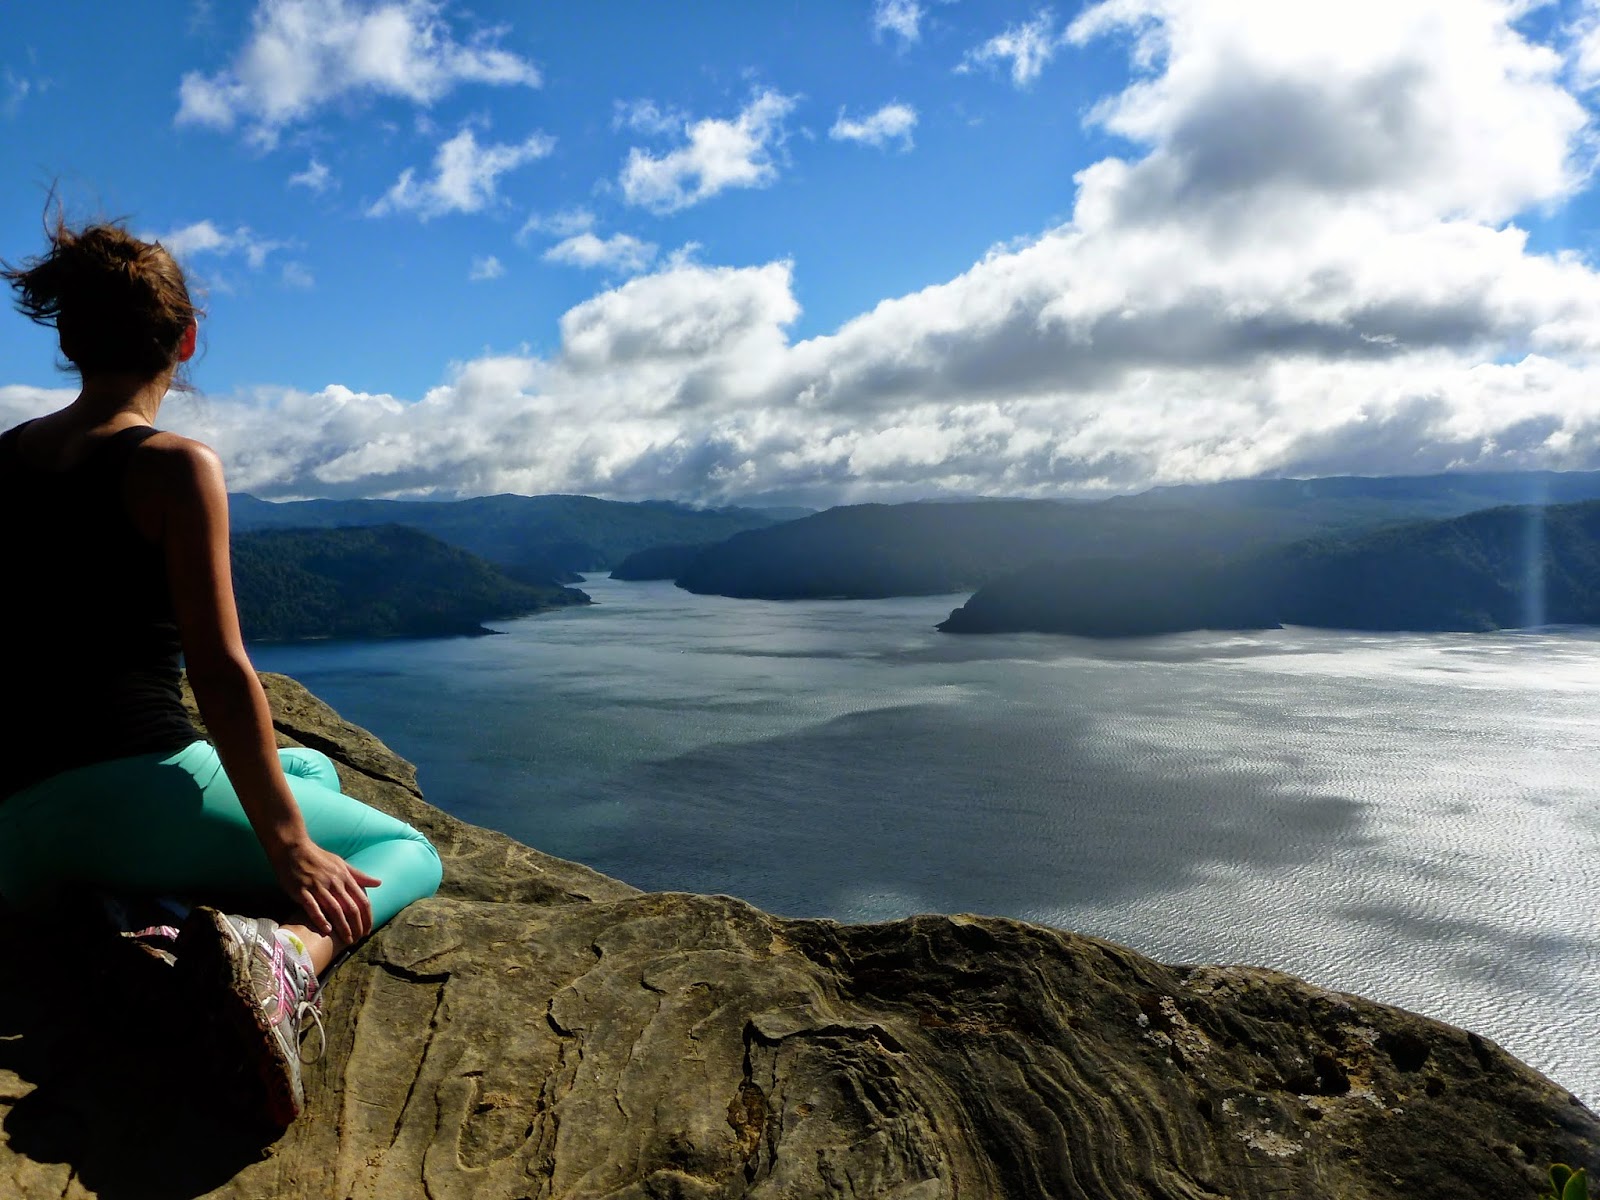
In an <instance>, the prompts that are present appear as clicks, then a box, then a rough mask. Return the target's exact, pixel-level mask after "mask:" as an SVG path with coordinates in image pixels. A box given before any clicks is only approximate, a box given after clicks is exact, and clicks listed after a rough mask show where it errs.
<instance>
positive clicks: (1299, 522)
mask: <svg viewBox="0 0 1600 1200" xmlns="http://www.w3.org/2000/svg"><path fill="white" fill-rule="evenodd" d="M1545 496H1550V497H1559V498H1562V499H1571V500H1585V499H1596V498H1600V472H1594V471H1590V472H1570V473H1565V474H1557V473H1552V472H1512V473H1505V474H1499V475H1436V476H1420V477H1416V478H1359V477H1342V478H1333V479H1311V480H1296V479H1281V480H1243V481H1234V482H1228V483H1217V484H1204V485H1195V486H1190V487H1180V488H1161V489H1154V490H1152V491H1150V492H1146V493H1143V494H1141V495H1139V496H1125V497H1116V498H1113V499H1110V500H1104V501H1099V502H1082V501H1080V502H1056V501H1047V500H1031V501H1030V500H1006V501H961V502H955V501H951V502H937V503H933V502H928V503H915V504H896V505H883V504H862V505H854V506H847V507H841V508H833V509H829V510H827V511H826V512H821V513H817V514H815V515H813V516H809V517H805V518H803V519H801V520H798V521H791V522H788V523H786V524H783V525H776V526H772V527H769V528H766V529H758V530H751V531H748V532H745V533H741V534H737V535H735V536H733V537H731V538H729V539H728V540H727V541H725V542H723V543H721V544H720V545H715V546H711V547H708V548H707V549H705V550H704V551H702V552H701V553H700V554H698V555H696V556H695V557H694V558H693V560H692V561H691V562H690V563H689V564H688V565H687V566H686V567H684V568H683V570H682V572H681V573H680V574H679V575H678V576H677V580H678V583H679V585H680V586H682V587H684V588H687V589H688V590H690V591H693V592H707V593H714V594H718V595H724V596H740V597H760V598H767V599H789V598H800V597H825V596H851V597H876V596H895V595H915V594H936V593H940V592H951V591H962V590H970V589H973V588H977V587H980V586H981V585H983V584H984V583H985V582H986V581H988V580H989V579H992V578H995V577H997V576H999V575H1002V574H1005V573H1008V572H1011V571H1016V570H1020V569H1022V568H1024V567H1027V566H1029V565H1031V564H1033V563H1036V562H1049V561H1059V560H1065V559H1095V558H1112V559H1125V558H1137V557H1149V558H1156V559H1159V558H1164V557H1167V556H1170V555H1179V556H1183V557H1184V558H1185V559H1186V560H1188V559H1190V558H1192V556H1193V555H1195V554H1197V553H1209V554H1213V555H1216V556H1219V557H1227V556H1235V555H1239V554H1243V553H1246V552H1248V551H1250V550H1252V549H1263V548H1266V547H1268V546H1272V545H1283V544H1287V543H1290V542H1294V541H1298V540H1300V539H1303V538H1306V537H1309V536H1313V535H1316V534H1323V533H1348V532H1353V531H1366V530H1371V529H1374V528H1377V527H1381V526H1384V525H1389V524H1400V523H1407V522H1411V521H1415V520H1418V519H1420V518H1437V517H1451V516H1458V515H1461V514H1464V513H1467V512H1471V511H1474V510H1478V509H1483V508H1487V507H1491V506H1494V505H1501V504H1505V503H1506V502H1507V501H1508V500H1515V501H1519V502H1522V501H1526V500H1527V499H1528V498H1530V497H1534V498H1537V497H1545Z"/></svg>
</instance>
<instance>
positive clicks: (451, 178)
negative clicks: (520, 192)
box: [367, 129, 555, 221]
mask: <svg viewBox="0 0 1600 1200" xmlns="http://www.w3.org/2000/svg"><path fill="white" fill-rule="evenodd" d="M554 148H555V139H554V138H552V137H550V136H549V135H547V134H543V133H535V134H533V135H531V136H530V137H528V138H527V139H526V140H524V141H522V142H518V143H514V144H510V145H491V146H479V145H478V139H477V138H476V137H475V136H474V135H473V132H472V130H470V129H463V130H462V131H461V132H460V133H458V134H456V136H455V137H453V138H451V139H450V140H449V141H447V142H445V143H444V144H442V145H441V146H440V147H439V150H438V152H437V153H436V154H435V155H434V158H433V178H431V179H424V180H422V181H420V182H419V181H418V180H417V177H416V171H415V170H414V169H412V168H410V167H407V168H406V169H405V170H404V171H402V172H400V178H399V179H397V180H395V182H394V186H393V187H391V188H390V189H389V190H388V191H387V192H386V193H384V195H383V197H382V198H381V199H380V200H378V202H377V203H375V204H373V205H371V206H370V207H369V208H368V209H367V215H368V216H369V217H382V216H387V215H388V214H390V213H397V212H410V213H415V214H416V215H417V217H419V218H420V219H421V220H424V221H427V220H429V219H431V218H433V217H438V216H443V215H444V214H445V213H453V212H455V213H474V212H481V211H482V210H483V209H485V208H487V207H489V205H491V204H493V203H494V201H495V200H496V199H497V198H498V192H497V187H498V184H499V181H500V176H502V175H504V174H505V173H506V172H508V171H512V170H515V169H516V168H517V167H520V166H523V165H525V164H527V163H530V162H535V161H537V160H538V159H541V158H544V157H546V156H547V155H548V154H549V153H550V152H551V150H553V149H554Z"/></svg>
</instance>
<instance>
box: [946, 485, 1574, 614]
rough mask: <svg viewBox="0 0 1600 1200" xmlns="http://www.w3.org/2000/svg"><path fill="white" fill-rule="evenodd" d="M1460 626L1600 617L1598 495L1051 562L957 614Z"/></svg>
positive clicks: (1000, 583)
mask: <svg viewBox="0 0 1600 1200" xmlns="http://www.w3.org/2000/svg"><path fill="white" fill-rule="evenodd" d="M1280 624H1283V625H1314V626H1322V627H1326V628H1335V629H1369V630H1428V631H1444V630H1462V631H1477V630H1488V629H1505V628H1517V627H1523V626H1530V625H1544V624H1579V625H1589V624H1600V501H1587V502H1584V503H1581V504H1567V505H1555V506H1551V507H1548V508H1539V507H1508V508H1496V509H1489V510H1486V511H1484V512H1476V513H1471V514H1468V515H1467V516H1463V517H1455V518H1452V519H1450V520H1445V521H1428V522H1417V523H1414V524H1409V525H1404V526H1398V527H1391V528H1385V529H1381V530H1378V531H1376V532H1372V533H1368V534H1365V535H1362V536H1358V537H1350V538H1327V537H1324V538H1315V539H1308V540H1305V541H1301V542H1296V543H1293V544H1291V545H1288V546H1284V547H1280V548H1277V549H1274V550H1270V551H1266V552H1257V553H1254V554H1251V555H1246V556H1240V557H1235V558H1227V559H1219V558H1217V557H1216V556H1213V555H1206V554H1202V553H1196V554H1189V555H1186V556H1176V557H1174V556H1168V557H1165V558H1161V559H1155V558H1150V557H1140V558H1135V559H1125V560H1105V559H1103V560H1097V561H1093V562H1087V561H1077V562H1070V561H1062V562H1053V563H1041V564H1037V565H1035V566H1032V567H1029V568H1026V569H1024V570H1021V571H1017V572H1014V573H1011V574H1008V575H1006V576H1004V577H1001V578H997V579H995V580H993V581H992V582H990V583H989V584H988V585H986V586H984V587H982V588H980V589H979V590H978V592H977V593H976V594H975V595H974V596H973V597H972V598H971V599H970V600H968V601H967V603H966V604H965V605H963V606H962V607H961V608H958V609H957V610H955V611H954V612H953V613H951V614H950V619H949V620H947V621H946V622H944V623H943V624H942V625H941V626H940V628H941V629H944V630H946V631H949V632H954V633H989V632H1013V631H1022V630H1036V631H1042V632H1057V633H1075V634H1082V635H1085V636H1091V637H1094V636H1117V635H1137V634H1154V633H1168V632H1174V631H1177V630H1184V629H1241V628H1263V627H1268V626H1273V625H1280Z"/></svg>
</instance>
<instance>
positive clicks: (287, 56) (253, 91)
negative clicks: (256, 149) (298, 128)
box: [177, 0, 539, 143]
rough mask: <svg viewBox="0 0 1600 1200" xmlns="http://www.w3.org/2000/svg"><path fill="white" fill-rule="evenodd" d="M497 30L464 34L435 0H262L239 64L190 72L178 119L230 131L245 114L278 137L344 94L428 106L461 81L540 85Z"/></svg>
mask: <svg viewBox="0 0 1600 1200" xmlns="http://www.w3.org/2000/svg"><path fill="white" fill-rule="evenodd" d="M498 36H499V31H498V30H495V29H480V30H477V31H475V32H474V33H472V34H471V35H470V36H469V37H468V38H467V40H466V41H465V42H459V41H457V40H456V39H455V37H454V35H453V34H452V32H451V30H450V28H449V26H448V25H447V24H446V23H445V21H444V20H443V19H442V17H441V16H440V5H439V4H438V3H437V2H436V0H393V2H390V3H378V4H368V3H360V2H358V0H260V3H259V4H258V5H257V7H256V10H255V13H254V15H253V16H252V18H251V31H250V37H249V40H248V41H247V42H246V43H245V45H244V47H243V48H242V49H241V50H240V51H239V53H238V55H237V56H236V57H235V58H234V61H233V64H232V65H231V66H229V67H227V68H226V69H224V70H222V71H218V72H217V73H215V74H212V75H205V74H203V73H201V72H199V71H191V72H189V73H188V74H186V75H185V76H184V77H183V82H182V84H181V85H180V87H179V89H178V95H179V107H178V114H177V123H178V124H179V125H205V126H210V127H212V128H215V129H231V128H233V127H234V126H235V125H236V124H238V123H239V122H241V121H244V122H246V123H248V125H249V127H250V130H251V134H252V136H253V137H254V138H256V139H257V140H259V141H263V142H266V143H271V142H272V141H274V140H275V139H276V137H277V134H278V132H279V131H280V130H281V129H282V128H283V127H285V126H287V125H290V124H292V123H295V122H298V121H302V120H304V119H306V118H307V117H309V116H310V115H311V114H312V113H313V112H315V111H316V110H317V109H318V108H320V107H322V106H323V105H325V104H328V103H330V102H332V101H334V100H337V99H339V98H341V97H345V96H362V95H379V96H395V97H400V98H403V99H407V100H410V101H412V102H413V103H416V104H424V105H426V104H432V103H433V102H434V101H435V100H437V99H439V98H440V97H441V96H443V95H445V94H446V93H447V92H449V91H451V90H452V89H454V88H455V87H456V86H458V85H459V84H463V83H483V84H495V85H500V86H513V85H515V86H524V87H537V86H538V85H539V72H538V70H537V69H536V68H535V67H534V66H533V64H531V63H529V62H527V61H525V60H524V59H521V58H519V57H517V56H516V55H514V54H512V53H510V52H509V51H506V50H502V49H500V48H499V47H498V46H496V45H495V40H496V38H497V37H498Z"/></svg>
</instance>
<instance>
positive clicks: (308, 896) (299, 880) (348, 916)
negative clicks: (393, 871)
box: [268, 838, 383, 945]
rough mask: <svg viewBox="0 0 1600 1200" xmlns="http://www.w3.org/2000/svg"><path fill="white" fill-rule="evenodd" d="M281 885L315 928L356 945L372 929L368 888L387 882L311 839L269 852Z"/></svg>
mask: <svg viewBox="0 0 1600 1200" xmlns="http://www.w3.org/2000/svg"><path fill="white" fill-rule="evenodd" d="M268 857H269V858H270V859H271V861H272V869H273V872H274V873H275V874H276V875H277V877H278V884H279V886H280V887H282V888H283V890H284V891H285V892H286V893H287V894H288V896H289V899H291V900H293V901H294V902H295V903H296V904H298V905H299V906H300V907H301V908H302V909H303V910H305V914H306V920H307V921H308V922H309V923H310V925H311V927H312V928H313V929H316V930H318V931H319V932H321V933H324V934H328V935H331V936H334V937H338V938H340V939H341V940H342V941H344V942H345V943H346V944H347V945H349V944H353V943H355V942H358V941H360V940H361V939H362V938H364V937H366V936H367V934H369V933H371V932H372V903H371V901H369V900H368V899H367V893H366V891H365V890H364V889H366V888H369V887H377V886H378V885H379V884H380V883H382V882H383V880H381V879H374V878H373V877H372V876H371V875H368V874H367V873H366V872H365V871H358V870H357V869H356V868H355V867H352V866H351V865H350V864H349V863H347V862H345V860H344V859H342V858H340V857H339V856H338V855H337V854H334V853H331V852H330V851H327V850H324V849H323V848H322V847H321V846H319V845H317V844H316V843H315V842H313V841H312V840H311V839H310V838H306V839H304V840H303V841H297V842H293V843H291V844H289V845H288V846H285V847H284V848H283V849H282V850H280V851H278V852H277V853H276V854H269V856H268Z"/></svg>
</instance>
